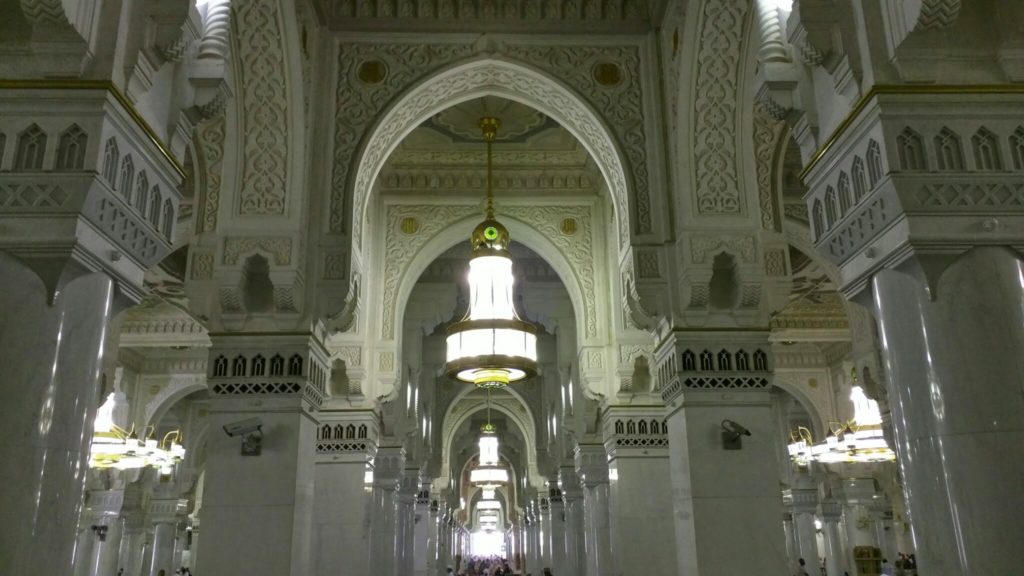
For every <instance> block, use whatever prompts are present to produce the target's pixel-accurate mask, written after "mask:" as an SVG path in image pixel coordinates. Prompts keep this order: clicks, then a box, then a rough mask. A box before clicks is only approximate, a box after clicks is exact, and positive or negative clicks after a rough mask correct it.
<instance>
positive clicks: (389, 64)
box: [328, 44, 472, 238]
mask: <svg viewBox="0 0 1024 576" xmlns="http://www.w3.org/2000/svg"><path fill="white" fill-rule="evenodd" d="M471 54H472V48H471V46H469V45H468V44H385V45H380V44H341V45H340V46H339V48H338V83H337V89H336V93H335V97H336V98H337V113H336V114H335V127H334V172H333V174H332V175H331V204H330V221H329V223H328V229H329V231H330V232H331V233H332V234H344V233H345V232H346V231H347V220H348V217H347V213H346V210H345V191H346V189H347V187H348V181H349V175H350V173H351V171H352V169H354V163H355V162H356V161H358V158H357V157H356V150H357V149H358V146H359V144H360V143H361V142H362V141H363V139H364V138H366V135H367V133H368V132H369V130H370V128H371V127H372V126H373V123H374V122H375V121H376V120H377V117H378V116H379V115H380V114H381V112H383V111H384V110H385V108H386V107H387V106H388V104H390V102H391V100H392V99H393V98H394V97H395V96H396V95H398V94H400V93H401V92H402V91H404V90H406V89H407V88H408V87H409V86H411V85H412V84H413V83H414V82H416V81H417V80H419V79H421V78H423V77H425V76H427V75H429V74H430V73H431V72H432V71H435V70H437V69H438V68H440V67H442V66H444V65H446V64H450V63H451V62H454V61H456V60H459V59H461V58H466V57H468V56H469V55H471ZM356 213H357V214H358V212H356ZM355 225H356V226H360V223H359V219H357V220H356V224H355ZM354 236H355V237H356V238H358V237H359V236H358V234H356V235H354Z"/></svg>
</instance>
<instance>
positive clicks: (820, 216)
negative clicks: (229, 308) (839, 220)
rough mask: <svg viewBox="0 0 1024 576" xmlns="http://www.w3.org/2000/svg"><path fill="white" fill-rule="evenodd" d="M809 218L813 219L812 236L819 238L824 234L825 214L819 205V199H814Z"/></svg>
mask: <svg viewBox="0 0 1024 576" xmlns="http://www.w3.org/2000/svg"><path fill="white" fill-rule="evenodd" d="M811 218H812V219H813V220H814V237H815V239H817V240H820V239H821V237H822V236H824V235H825V214H824V210H822V207H821V200H820V199H818V198H815V199H814V208H812V209H811Z"/></svg>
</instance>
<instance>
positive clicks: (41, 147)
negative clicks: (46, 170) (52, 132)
mask: <svg viewBox="0 0 1024 576" xmlns="http://www.w3.org/2000/svg"><path fill="white" fill-rule="evenodd" d="M45 155H46V132H43V130H42V128H40V127H39V126H37V125H35V124H33V125H31V126H29V127H28V128H27V129H26V130H25V131H24V132H22V133H21V136H19V137H18V149H17V151H16V154H15V158H14V169H15V170H26V171H27V170H42V169H43V157H44V156H45Z"/></svg>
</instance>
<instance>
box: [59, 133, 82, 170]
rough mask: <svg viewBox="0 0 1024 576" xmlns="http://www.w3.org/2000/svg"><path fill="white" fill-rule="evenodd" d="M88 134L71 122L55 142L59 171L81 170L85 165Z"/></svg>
mask: <svg viewBox="0 0 1024 576" xmlns="http://www.w3.org/2000/svg"><path fill="white" fill-rule="evenodd" d="M88 140H89V136H88V135H87V134H86V133H85V131H84V130H82V129H81V128H79V127H78V124H72V125H71V126H70V127H68V129H67V130H65V131H64V132H63V133H62V134H61V135H60V140H59V141H58V142H57V166H56V169H57V170H60V171H66V172H67V171H73V170H81V169H82V167H83V166H85V145H86V143H87V142H88Z"/></svg>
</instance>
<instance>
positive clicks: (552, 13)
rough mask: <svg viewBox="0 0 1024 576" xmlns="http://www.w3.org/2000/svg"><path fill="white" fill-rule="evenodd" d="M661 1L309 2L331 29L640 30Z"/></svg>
mask: <svg viewBox="0 0 1024 576" xmlns="http://www.w3.org/2000/svg"><path fill="white" fill-rule="evenodd" d="M666 4H667V1H666V0H313V5H314V7H315V9H316V12H317V16H318V17H319V19H320V21H321V22H323V23H325V24H326V25H327V26H328V27H329V28H331V29H332V30H344V31H378V32H379V31H395V32H472V33H485V32H513V33H514V32H533V33H538V32H540V33H544V32H550V33H560V34H594V33H601V34H644V33H647V32H650V31H652V30H654V29H655V28H657V27H658V26H659V25H660V23H661V19H662V16H663V15H664V12H665V6H666Z"/></svg>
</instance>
